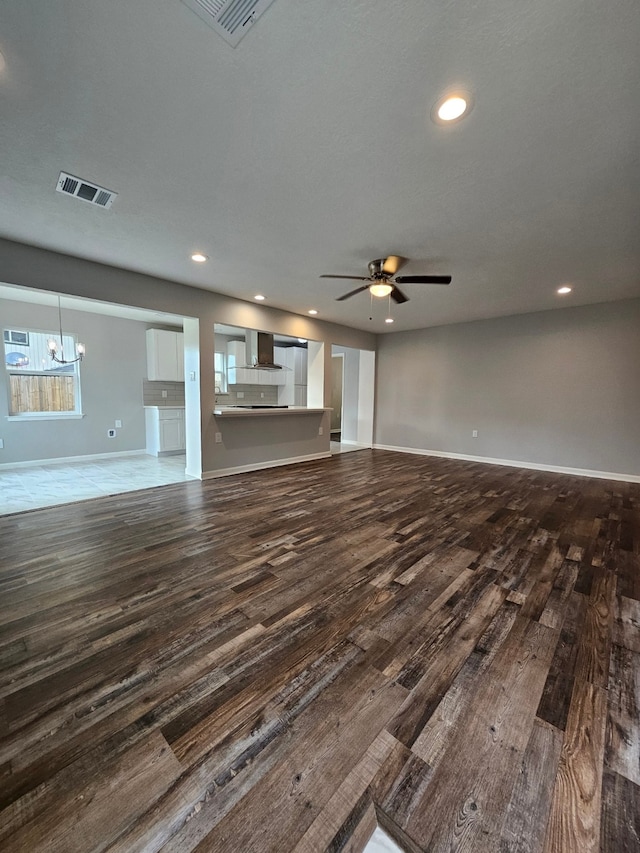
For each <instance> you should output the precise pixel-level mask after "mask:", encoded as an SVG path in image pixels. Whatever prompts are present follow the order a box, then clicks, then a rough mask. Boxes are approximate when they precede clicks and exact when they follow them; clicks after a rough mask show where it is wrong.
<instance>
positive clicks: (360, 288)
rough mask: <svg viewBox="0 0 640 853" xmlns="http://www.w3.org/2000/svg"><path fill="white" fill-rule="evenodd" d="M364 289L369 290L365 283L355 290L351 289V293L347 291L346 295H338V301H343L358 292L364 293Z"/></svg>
mask: <svg viewBox="0 0 640 853" xmlns="http://www.w3.org/2000/svg"><path fill="white" fill-rule="evenodd" d="M363 290H369V286H368V285H366V284H365V285H364V287H356V289H355V290H351V291H350V292H349V293H345V295H344V296H338V298H337V299H336V302H342V301H344V300H345V299H349V297H350V296H355V295H356V293H362V291H363Z"/></svg>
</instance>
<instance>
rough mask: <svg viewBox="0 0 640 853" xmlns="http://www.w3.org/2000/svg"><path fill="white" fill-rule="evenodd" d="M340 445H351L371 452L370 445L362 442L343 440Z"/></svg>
mask: <svg viewBox="0 0 640 853" xmlns="http://www.w3.org/2000/svg"><path fill="white" fill-rule="evenodd" d="M340 444H350V445H352V446H353V447H361V448H362V449H363V450H364V449H365V448H366V449H367V450H371V445H370V444H363V443H362V442H361V441H350V440H349V439H348V438H341V439H340Z"/></svg>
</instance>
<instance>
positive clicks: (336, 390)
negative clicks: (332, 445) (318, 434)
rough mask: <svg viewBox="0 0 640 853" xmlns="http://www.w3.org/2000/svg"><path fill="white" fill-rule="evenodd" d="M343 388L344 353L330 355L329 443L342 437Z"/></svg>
mask: <svg viewBox="0 0 640 853" xmlns="http://www.w3.org/2000/svg"><path fill="white" fill-rule="evenodd" d="M343 387H344V353H342V352H340V353H335V354H334V353H332V354H331V441H340V439H341V437H342V392H343Z"/></svg>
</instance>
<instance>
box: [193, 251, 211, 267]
mask: <svg viewBox="0 0 640 853" xmlns="http://www.w3.org/2000/svg"><path fill="white" fill-rule="evenodd" d="M191 260H192V261H195V262H196V263H197V264H203V263H204V262H205V261H208V260H209V258H208V257H207V255H203V254H202V252H194V253H193V255H191Z"/></svg>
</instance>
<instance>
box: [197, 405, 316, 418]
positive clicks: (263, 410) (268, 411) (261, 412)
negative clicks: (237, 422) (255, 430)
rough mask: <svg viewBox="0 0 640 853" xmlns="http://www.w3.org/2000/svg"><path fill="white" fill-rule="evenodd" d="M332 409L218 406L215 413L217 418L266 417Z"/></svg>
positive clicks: (310, 413) (307, 413)
mask: <svg viewBox="0 0 640 853" xmlns="http://www.w3.org/2000/svg"><path fill="white" fill-rule="evenodd" d="M330 411H332V410H331V409H326V408H325V409H311V408H308V407H307V406H263V407H259V408H251V407H250V406H216V408H215V409H214V410H213V414H214V415H215V417H217V418H245V417H251V418H255V417H264V416H265V415H269V416H273V415H322V414H324V413H325V412H330Z"/></svg>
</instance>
